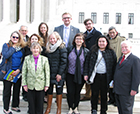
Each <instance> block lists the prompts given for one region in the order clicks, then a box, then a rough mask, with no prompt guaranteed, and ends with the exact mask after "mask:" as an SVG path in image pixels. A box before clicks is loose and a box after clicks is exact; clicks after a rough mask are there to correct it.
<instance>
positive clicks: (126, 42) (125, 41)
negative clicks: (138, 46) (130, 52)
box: [121, 40, 132, 47]
mask: <svg viewBox="0 0 140 114" xmlns="http://www.w3.org/2000/svg"><path fill="white" fill-rule="evenodd" d="M122 44H127V46H130V47H132V43H131V42H130V41H129V40H124V41H122V42H121V45H122Z"/></svg>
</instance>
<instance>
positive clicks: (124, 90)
mask: <svg viewBox="0 0 140 114" xmlns="http://www.w3.org/2000/svg"><path fill="white" fill-rule="evenodd" d="M121 59H122V57H121V58H120V59H119V61H118V63H117V66H116V70H115V74H114V92H115V93H116V94H119V95H130V91H131V90H134V91H137V92H138V86H139V83H140V59H139V58H138V57H136V56H135V55H133V54H132V53H131V54H130V55H129V56H128V57H127V58H126V59H125V60H124V61H123V62H122V64H121V65H119V63H120V61H121Z"/></svg>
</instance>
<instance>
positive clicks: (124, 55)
mask: <svg viewBox="0 0 140 114" xmlns="http://www.w3.org/2000/svg"><path fill="white" fill-rule="evenodd" d="M124 59H125V55H123V58H122V60H121V62H120V65H121V64H122V62H123V61H124Z"/></svg>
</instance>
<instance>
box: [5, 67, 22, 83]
mask: <svg viewBox="0 0 140 114" xmlns="http://www.w3.org/2000/svg"><path fill="white" fill-rule="evenodd" d="M13 72H14V70H11V69H10V70H9V71H8V72H7V74H6V75H5V76H4V78H3V79H4V80H7V81H10V82H13V83H16V82H17V81H18V79H19V78H20V77H21V73H19V74H18V75H16V76H14V75H12V73H13Z"/></svg>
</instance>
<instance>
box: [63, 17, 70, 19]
mask: <svg viewBox="0 0 140 114" xmlns="http://www.w3.org/2000/svg"><path fill="white" fill-rule="evenodd" d="M70 18H71V17H64V18H63V19H70Z"/></svg>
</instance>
